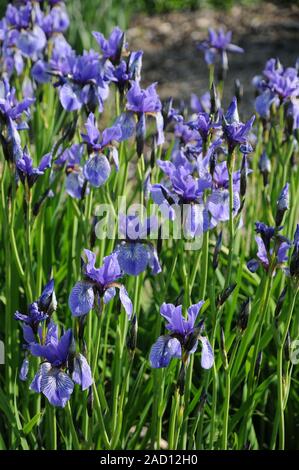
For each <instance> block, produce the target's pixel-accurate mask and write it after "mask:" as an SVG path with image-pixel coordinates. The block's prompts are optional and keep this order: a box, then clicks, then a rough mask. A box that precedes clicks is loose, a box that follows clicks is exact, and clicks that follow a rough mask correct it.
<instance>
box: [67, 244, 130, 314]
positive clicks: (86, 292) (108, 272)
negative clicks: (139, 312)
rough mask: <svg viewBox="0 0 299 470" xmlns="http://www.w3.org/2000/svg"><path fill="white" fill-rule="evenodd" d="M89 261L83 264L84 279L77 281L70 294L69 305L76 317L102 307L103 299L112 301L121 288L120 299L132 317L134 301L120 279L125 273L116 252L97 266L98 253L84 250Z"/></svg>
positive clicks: (106, 301) (105, 301) (105, 302)
mask: <svg viewBox="0 0 299 470" xmlns="http://www.w3.org/2000/svg"><path fill="white" fill-rule="evenodd" d="M84 252H85V255H86V257H87V263H85V264H84V266H83V274H84V280H82V281H79V282H77V284H76V285H75V286H74V287H73V289H72V292H71V294H70V296H69V307H70V309H71V312H72V314H73V315H74V316H75V317H79V316H81V315H86V314H87V313H88V312H89V311H90V310H91V309H92V308H100V306H101V305H100V302H101V299H103V302H104V304H107V303H108V302H110V300H112V299H113V297H115V295H116V289H119V298H120V301H121V303H122V305H123V307H124V309H125V311H126V313H127V315H128V317H129V318H130V317H131V315H132V310H133V306H132V302H131V299H130V298H129V296H128V293H127V291H126V288H125V287H124V286H123V285H122V284H120V283H119V282H118V281H119V279H120V277H122V275H123V273H122V271H121V269H120V266H119V263H118V260H117V255H116V253H112V254H111V255H109V256H106V257H105V258H104V261H103V265H102V266H101V267H100V268H95V260H96V255H95V254H94V253H93V252H92V251H89V250H84Z"/></svg>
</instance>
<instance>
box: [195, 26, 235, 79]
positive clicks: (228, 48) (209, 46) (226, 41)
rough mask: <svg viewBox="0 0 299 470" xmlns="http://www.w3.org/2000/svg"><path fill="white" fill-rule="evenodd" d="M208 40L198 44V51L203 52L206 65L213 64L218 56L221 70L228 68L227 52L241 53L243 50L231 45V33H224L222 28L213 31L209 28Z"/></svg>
mask: <svg viewBox="0 0 299 470" xmlns="http://www.w3.org/2000/svg"><path fill="white" fill-rule="evenodd" d="M208 34H209V36H208V39H206V40H205V41H203V42H202V43H200V44H199V46H198V47H199V49H201V50H203V51H204V54H205V61H206V63H207V64H208V65H211V64H214V63H215V62H216V59H217V57H218V56H220V60H221V64H222V67H223V69H225V70H226V69H227V68H228V59H227V52H237V53H242V52H244V49H242V48H241V47H239V46H236V45H235V44H232V43H231V40H232V32H231V31H228V32H225V31H224V30H223V29H222V28H220V29H219V30H218V31H215V30H214V29H212V28H209V33H208Z"/></svg>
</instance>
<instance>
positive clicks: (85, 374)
mask: <svg viewBox="0 0 299 470" xmlns="http://www.w3.org/2000/svg"><path fill="white" fill-rule="evenodd" d="M72 379H73V381H74V382H75V383H76V384H78V385H81V388H82V390H87V389H88V388H89V387H90V386H91V385H92V383H93V380H92V375H91V370H90V367H89V364H88V362H87V360H86V358H85V357H84V356H83V355H82V354H80V353H79V354H77V355H76V356H75V359H74V371H73V374H72Z"/></svg>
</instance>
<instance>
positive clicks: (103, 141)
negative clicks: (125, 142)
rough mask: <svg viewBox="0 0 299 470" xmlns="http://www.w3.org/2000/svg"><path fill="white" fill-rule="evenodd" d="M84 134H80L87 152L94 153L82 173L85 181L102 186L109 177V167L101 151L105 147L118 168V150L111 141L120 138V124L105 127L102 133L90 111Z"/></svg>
mask: <svg viewBox="0 0 299 470" xmlns="http://www.w3.org/2000/svg"><path fill="white" fill-rule="evenodd" d="M85 129H86V134H81V136H82V138H83V142H84V143H85V144H87V148H88V152H89V153H94V156H92V157H91V158H89V160H88V161H87V163H86V164H85V165H84V169H83V173H84V176H85V178H86V179H87V181H89V182H90V184H91V185H92V186H95V187H96V188H98V187H100V186H102V185H103V184H104V183H105V182H106V181H107V179H108V178H109V175H110V172H111V167H110V163H109V161H108V158H107V157H106V156H105V155H104V154H103V153H102V152H103V150H104V149H105V148H108V149H109V150H110V154H111V155H112V158H113V160H114V163H115V166H116V169H117V170H118V152H117V149H116V147H115V146H114V145H113V143H112V142H113V141H119V140H120V139H121V135H122V132H121V129H120V126H117V125H116V126H113V127H110V128H108V129H105V130H104V131H103V132H102V135H101V133H100V131H99V130H98V128H97V127H96V121H95V117H94V114H92V113H90V114H89V116H88V119H87V122H86V123H85Z"/></svg>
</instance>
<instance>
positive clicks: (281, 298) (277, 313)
mask: <svg viewBox="0 0 299 470" xmlns="http://www.w3.org/2000/svg"><path fill="white" fill-rule="evenodd" d="M287 290H288V286H285V287H284V288H283V290H282V291H281V293H280V296H279V297H278V300H277V304H276V308H275V313H274V317H275V320H276V321H277V320H278V318H279V317H280V314H281V310H282V306H283V303H284V301H285V298H286V294H287Z"/></svg>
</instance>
